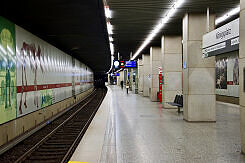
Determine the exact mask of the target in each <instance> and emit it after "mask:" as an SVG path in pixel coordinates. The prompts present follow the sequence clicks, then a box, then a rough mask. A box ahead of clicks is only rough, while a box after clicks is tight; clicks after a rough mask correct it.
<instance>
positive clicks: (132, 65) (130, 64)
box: [124, 61, 137, 68]
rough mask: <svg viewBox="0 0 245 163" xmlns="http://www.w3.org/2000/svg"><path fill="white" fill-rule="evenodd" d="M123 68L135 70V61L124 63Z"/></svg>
mask: <svg viewBox="0 0 245 163" xmlns="http://www.w3.org/2000/svg"><path fill="white" fill-rule="evenodd" d="M124 67H125V68H136V67H137V62H136V61H126V62H125V66H124Z"/></svg>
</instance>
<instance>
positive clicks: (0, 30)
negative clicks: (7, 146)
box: [0, 17, 17, 124]
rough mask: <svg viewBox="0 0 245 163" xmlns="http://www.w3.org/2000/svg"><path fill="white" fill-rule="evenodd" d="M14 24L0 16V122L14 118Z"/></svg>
mask: <svg viewBox="0 0 245 163" xmlns="http://www.w3.org/2000/svg"><path fill="white" fill-rule="evenodd" d="M15 48H16V40H15V25H14V24H13V23H11V22H9V21H8V20H6V19H4V18H3V17H0V84H1V86H0V87H1V89H0V124H2V123H4V122H7V121H9V120H12V119H14V118H16V109H17V106H16V97H17V96H16V95H17V94H16V61H15V57H16V49H15Z"/></svg>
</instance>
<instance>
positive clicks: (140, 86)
mask: <svg viewBox="0 0 245 163" xmlns="http://www.w3.org/2000/svg"><path fill="white" fill-rule="evenodd" d="M143 79H144V70H143V60H142V59H138V93H139V94H140V95H143V83H144V80H143Z"/></svg>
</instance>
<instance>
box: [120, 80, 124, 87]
mask: <svg viewBox="0 0 245 163" xmlns="http://www.w3.org/2000/svg"><path fill="white" fill-rule="evenodd" d="M120 84H121V88H122V89H123V81H121V83H120Z"/></svg>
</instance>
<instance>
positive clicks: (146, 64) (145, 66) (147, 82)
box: [142, 54, 151, 97]
mask: <svg viewBox="0 0 245 163" xmlns="http://www.w3.org/2000/svg"><path fill="white" fill-rule="evenodd" d="M142 61H143V73H144V79H143V80H144V81H143V96H146V97H148V96H149V94H150V93H149V89H150V78H151V76H150V55H149V54H143V56H142Z"/></svg>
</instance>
